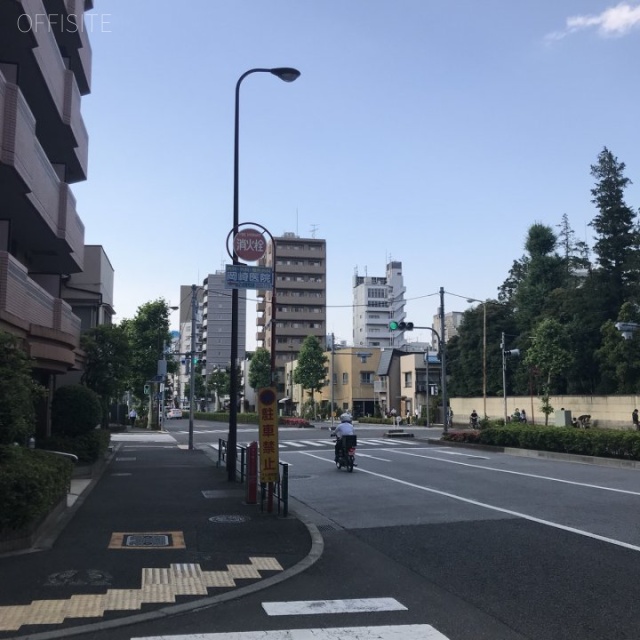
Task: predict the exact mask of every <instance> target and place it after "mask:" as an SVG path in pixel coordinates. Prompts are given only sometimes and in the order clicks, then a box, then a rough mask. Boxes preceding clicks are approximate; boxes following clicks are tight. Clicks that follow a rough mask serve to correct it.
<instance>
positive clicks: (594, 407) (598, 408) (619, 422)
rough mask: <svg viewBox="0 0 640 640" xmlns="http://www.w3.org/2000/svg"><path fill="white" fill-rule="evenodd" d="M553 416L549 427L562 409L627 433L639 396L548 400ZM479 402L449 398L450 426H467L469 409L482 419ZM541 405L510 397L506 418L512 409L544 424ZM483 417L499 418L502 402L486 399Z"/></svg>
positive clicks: (500, 399) (598, 424)
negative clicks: (451, 412) (485, 410)
mask: <svg viewBox="0 0 640 640" xmlns="http://www.w3.org/2000/svg"><path fill="white" fill-rule="evenodd" d="M549 402H550V404H551V406H552V407H553V409H554V412H553V413H551V414H550V415H549V424H550V425H553V424H554V423H555V411H558V410H560V409H562V408H564V409H565V410H567V411H571V415H572V416H575V417H578V416H581V415H583V414H589V415H591V424H593V425H595V426H598V427H601V428H610V429H631V427H632V424H631V412H632V411H633V410H634V409H635V408H636V407H640V396H551V397H550V399H549ZM483 403H484V401H483V398H481V397H480V398H451V399H450V404H451V408H452V409H453V414H454V415H453V423H454V425H458V426H462V425H467V424H468V423H469V414H470V413H471V411H472V410H473V409H475V410H476V411H477V412H478V415H479V416H480V417H482V415H483V413H484V408H483ZM541 406H542V401H541V399H540V398H538V397H533V399H532V398H531V397H530V396H513V397H508V398H507V414H508V415H511V414H512V413H513V412H514V410H515V409H516V407H518V408H519V409H523V408H524V409H525V410H526V412H527V418H528V420H529V422H532V421H535V424H544V414H543V413H542V410H541ZM487 416H488V417H489V418H494V419H495V418H502V417H503V416H504V399H503V398H487Z"/></svg>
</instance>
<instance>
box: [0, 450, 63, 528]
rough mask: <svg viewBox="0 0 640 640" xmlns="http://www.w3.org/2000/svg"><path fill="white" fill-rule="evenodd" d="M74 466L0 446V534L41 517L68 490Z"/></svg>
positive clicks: (56, 458) (60, 459) (59, 458)
mask: <svg viewBox="0 0 640 640" xmlns="http://www.w3.org/2000/svg"><path fill="white" fill-rule="evenodd" d="M72 473H73V463H71V462H70V461H68V460H66V459H65V458H63V457H62V456H56V455H52V454H50V453H47V452H46V451H39V450H37V449H36V450H30V449H24V448H22V447H16V446H0V531H10V530H18V529H21V528H23V527H27V526H29V525H31V524H32V523H35V522H37V521H38V520H40V519H42V518H44V517H45V516H46V515H47V514H48V513H49V512H50V511H51V510H52V509H53V507H55V506H56V505H57V504H58V502H59V501H60V500H61V499H62V498H64V496H65V495H66V494H67V492H68V490H69V485H70V482H71V474H72Z"/></svg>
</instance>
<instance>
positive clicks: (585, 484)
mask: <svg viewBox="0 0 640 640" xmlns="http://www.w3.org/2000/svg"><path fill="white" fill-rule="evenodd" d="M398 453H399V454H400V455H405V456H414V457H416V458H426V459H427V460H437V461H438V462H445V463H446V464H457V465H461V466H463V467H472V468H473V469H483V470H485V471H495V472H496V473H509V474H511V475H514V476H524V477H526V478H536V479H537V480H549V481H550V482H560V483H562V484H572V485H574V486H577V487H586V488H587V489H600V490H601V491H613V492H614V493H625V494H627V495H631V496H640V491H630V490H629V489H615V488H613V487H603V486H602V485H599V484H589V483H588V482H576V481H575V480H563V479H562V478H553V477H551V476H541V475H538V474H535V473H524V472H523V471H511V470H510V469H495V468H494V467H485V466H484V465H481V464H471V463H469V462H459V461H457V460H444V459H443V458H435V457H434V456H425V455H424V454H422V453H415V452H414V451H411V452H409V451H398ZM485 459H486V458H482V460H485Z"/></svg>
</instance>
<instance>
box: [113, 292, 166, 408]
mask: <svg viewBox="0 0 640 640" xmlns="http://www.w3.org/2000/svg"><path fill="white" fill-rule="evenodd" d="M124 327H125V331H126V332H127V334H128V336H129V343H130V345H131V374H130V381H129V384H130V387H131V388H132V389H133V393H134V395H135V396H136V397H138V398H144V397H145V396H144V385H145V384H148V381H149V380H153V378H155V376H156V375H157V373H158V360H161V359H162V355H163V353H164V350H165V348H166V345H167V344H169V343H170V341H171V334H170V333H169V305H168V304H167V302H166V301H165V300H163V299H158V300H154V301H153V302H146V303H145V304H143V305H140V306H139V307H138V311H137V313H136V315H135V317H134V318H133V319H132V320H128V321H126V322H124ZM175 368H176V363H175V362H173V361H168V362H167V371H168V372H171V371H175ZM154 415H156V412H155V411H154V412H152V416H154ZM152 419H153V418H152Z"/></svg>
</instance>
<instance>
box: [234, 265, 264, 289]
mask: <svg viewBox="0 0 640 640" xmlns="http://www.w3.org/2000/svg"><path fill="white" fill-rule="evenodd" d="M224 286H225V289H271V288H272V287H273V269H271V268H270V267H253V266H249V265H243V264H228V265H226V266H225V276H224Z"/></svg>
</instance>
